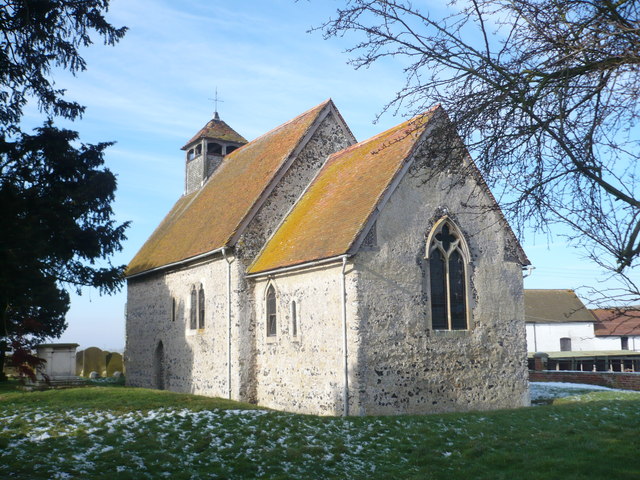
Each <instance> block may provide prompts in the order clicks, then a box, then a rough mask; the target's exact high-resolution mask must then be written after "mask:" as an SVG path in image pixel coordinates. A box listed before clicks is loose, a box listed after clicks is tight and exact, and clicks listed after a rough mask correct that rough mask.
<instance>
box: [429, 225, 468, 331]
mask: <svg viewBox="0 0 640 480" xmlns="http://www.w3.org/2000/svg"><path fill="white" fill-rule="evenodd" d="M462 242H463V240H462V238H461V237H460V235H459V234H458V233H457V231H456V229H455V228H454V227H453V226H452V225H451V224H450V223H449V222H448V221H445V222H442V223H441V224H440V225H439V226H438V227H437V230H436V232H435V235H433V236H432V241H431V245H430V246H429V280H430V293H431V327H432V328H433V329H434V330H466V329H467V328H468V322H467V274H466V265H465V256H464V254H463V251H462V245H463V244H462Z"/></svg>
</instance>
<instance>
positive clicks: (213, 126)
mask: <svg viewBox="0 0 640 480" xmlns="http://www.w3.org/2000/svg"><path fill="white" fill-rule="evenodd" d="M202 138H215V139H218V140H224V141H226V142H235V143H247V141H246V140H245V138H244V137H243V136H242V135H240V134H239V133H238V132H236V131H235V130H234V129H233V128H231V127H230V126H229V125H227V124H226V123H225V122H224V121H222V120H220V119H218V118H212V119H211V120H209V121H208V122H207V124H206V125H205V126H204V127H202V128H201V129H200V131H199V132H198V133H196V134H195V135H194V136H193V138H192V139H191V140H189V141H188V142H187V143H186V144H185V145H184V147H182V150H185V149H186V148H187V147H189V145H191V144H192V143H193V142H195V141H196V140H200V139H202Z"/></svg>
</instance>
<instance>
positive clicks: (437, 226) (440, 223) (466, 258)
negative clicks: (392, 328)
mask: <svg viewBox="0 0 640 480" xmlns="http://www.w3.org/2000/svg"><path fill="white" fill-rule="evenodd" d="M445 224H447V225H448V226H449V229H450V231H452V232H453V233H454V234H455V235H456V236H457V237H458V238H459V244H458V245H457V247H456V248H457V249H458V250H459V251H460V252H461V254H462V259H463V265H464V282H465V285H464V286H465V295H464V300H465V316H466V324H467V328H466V329H455V330H454V329H452V328H451V326H450V325H449V328H447V329H434V328H433V326H432V323H431V276H430V269H429V259H430V252H431V251H432V250H433V248H432V243H433V241H434V237H435V235H436V234H437V233H439V231H440V230H441V229H442V227H444V225H445ZM424 259H425V260H426V265H425V266H426V269H425V283H423V285H424V287H423V288H424V289H425V292H426V293H427V294H428V298H429V304H428V308H427V316H428V320H427V325H428V328H429V330H431V331H432V332H433V333H434V334H435V335H437V336H442V337H461V336H466V335H468V333H469V332H470V330H471V309H470V306H471V299H470V294H471V282H470V270H471V269H470V268H469V267H470V264H471V255H470V253H469V247H468V245H467V242H466V239H465V237H464V235H463V234H462V231H461V230H460V228H459V227H458V225H457V224H456V223H455V222H454V221H453V220H452V219H451V218H450V217H449V216H448V215H444V216H443V217H441V218H439V219H438V220H437V221H436V222H435V223H434V224H433V227H431V230H430V231H429V234H428V235H427V238H426V243H425V255H424ZM447 284H448V282H447ZM449 323H450V321H449Z"/></svg>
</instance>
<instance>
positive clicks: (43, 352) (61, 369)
mask: <svg viewBox="0 0 640 480" xmlns="http://www.w3.org/2000/svg"><path fill="white" fill-rule="evenodd" d="M76 348H78V344H77V343H48V344H41V345H37V346H36V352H37V353H36V355H37V356H38V358H41V359H43V360H45V363H44V364H43V365H42V366H41V367H39V368H38V372H37V377H38V379H40V380H42V379H44V378H46V379H48V380H68V379H71V378H75V370H76Z"/></svg>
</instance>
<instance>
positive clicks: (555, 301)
mask: <svg viewBox="0 0 640 480" xmlns="http://www.w3.org/2000/svg"><path fill="white" fill-rule="evenodd" d="M524 318H525V322H527V323H568V322H595V320H596V319H595V317H594V316H593V315H592V314H591V312H590V311H589V310H587V307H585V306H584V303H582V301H580V299H579V298H578V297H577V296H576V294H575V292H574V291H573V290H554V289H548V290H545V289H541V290H537V289H527V290H525V291H524Z"/></svg>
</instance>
